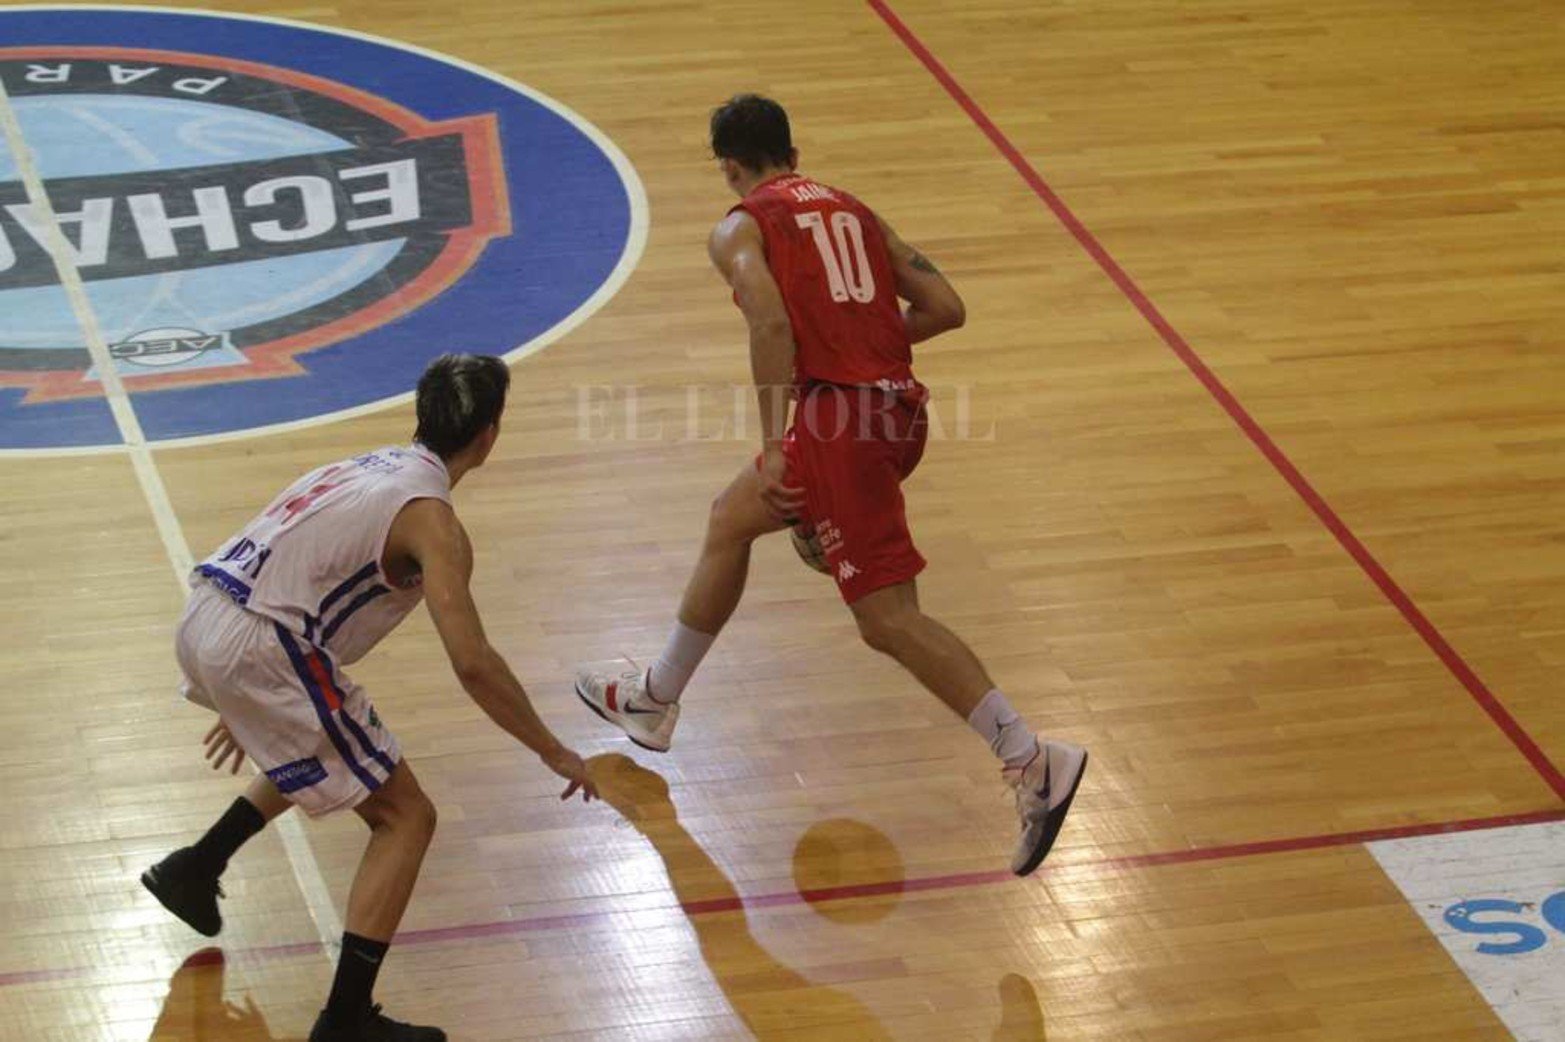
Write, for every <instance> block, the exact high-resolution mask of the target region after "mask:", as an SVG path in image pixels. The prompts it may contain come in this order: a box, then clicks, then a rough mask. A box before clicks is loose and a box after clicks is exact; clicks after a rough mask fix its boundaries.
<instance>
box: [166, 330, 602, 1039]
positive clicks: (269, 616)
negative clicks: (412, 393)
mask: <svg viewBox="0 0 1565 1042" xmlns="http://www.w3.org/2000/svg"><path fill="white" fill-rule="evenodd" d="M509 382H510V373H509V372H508V371H507V370H506V367H505V363H504V362H502V361H500V360H499V359H498V358H491V357H486V356H479V355H443V356H441V357H440V358H437V359H436V360H435V361H434V362H433V363H431V364H430V366H429V368H428V369H427V370H425V372H424V375H423V376H422V377H421V378H420V380H419V383H418V404H417V409H418V431H417V433H416V434H415V441H414V443H413V444H412V445H411V446H409V447H405V448H382V449H376V450H375V451H373V452H368V453H365V454H364V455H362V456H356V457H354V458H352V459H346V460H342V461H340V462H338V463H333V464H331V465H329V466H326V467H322V468H320V469H318V470H315V471H312V472H310V473H309V474H306V475H305V476H304V477H302V478H300V479H299V480H298V481H296V482H294V484H293V485H292V486H290V487H289V488H288V489H286V490H285V491H284V492H283V493H282V494H281V495H280V496H278V497H277V499H275V500H274V501H273V502H272V504H271V505H270V506H268V507H267V508H266V510H265V511H264V512H263V513H262V514H261V515H260V516H259V517H257V518H255V520H253V521H251V522H250V523H249V524H248V525H246V526H245V528H244V530H243V531H241V532H240V533H239V534H238V535H237V536H235V537H234V538H233V539H230V540H229V541H228V542H227V543H225V544H224V545H223V546H222V548H221V549H219V550H218V551H217V552H216V553H214V554H213V555H212V556H211V557H209V558H207V559H206V560H205V561H203V562H201V564H199V565H198V566H197V567H196V569H195V571H194V572H193V573H192V576H191V595H190V599H189V601H188V603H187V605H186V608H185V615H184V618H183V619H181V621H180V623H179V628H178V631H177V635H176V643H175V650H176V653H177V655H178V658H179V664H180V668H181V670H182V671H183V672H184V690H185V694H186V697H188V698H190V699H191V700H192V701H194V702H197V703H199V704H201V705H204V706H206V707H208V708H211V709H215V710H216V711H217V712H218V714H219V716H220V722H219V723H218V724H217V726H215V727H214V728H213V729H212V731H211V732H210V733H209V734H208V735H207V747H208V758H209V759H213V760H214V761H215V762H214V764H213V765H214V766H215V767H220V766H222V764H223V763H224V761H226V760H227V759H228V758H229V757H230V756H233V757H234V761H233V769H234V770H236V771H237V770H238V767H239V763H240V761H241V760H242V759H243V757H244V755H245V754H249V756H250V758H251V759H252V760H254V761H255V762H256V765H257V766H258V767H260V768H261V771H262V773H261V774H259V775H257V777H256V778H255V780H254V781H252V782H251V783H250V786H249V788H247V789H246V790H245V794H244V796H242V797H241V798H239V799H237V800H235V801H234V803H233V805H232V806H231V807H230V808H229V809H228V811H227V812H226V813H225V814H224V815H223V816H222V818H221V819H219V820H218V822H217V823H216V824H215V825H213V826H212V828H211V829H210V830H209V831H208V832H207V833H206V835H204V836H203V837H202V838H201V839H199V840H198V841H197V842H196V843H195V844H194V845H192V846H189V847H184V848H182V849H180V850H176V851H175V852H174V853H172V854H170V855H169V856H168V857H166V858H164V859H163V860H162V861H160V862H159V863H158V864H156V865H154V866H153V867H152V868H150V869H148V870H147V871H146V873H144V874H143V875H142V877H141V878H142V882H143V884H145V885H146V887H147V889H148V890H150V891H152V893H153V894H154V895H155V896H156V897H157V898H158V900H159V901H161V902H162V903H163V905H164V906H165V907H166V908H168V909H169V911H171V912H173V913H174V914H175V915H177V916H179V918H181V919H183V920H184V921H185V922H186V923H188V924H189V925H190V926H191V927H193V928H194V929H196V930H197V931H199V932H201V933H203V934H205V935H207V936H209V937H210V936H212V935H214V934H216V933H217V932H218V931H219V930H220V929H221V928H222V916H221V915H220V914H219V912H218V908H217V898H218V897H220V896H222V890H221V888H220V887H219V885H218V879H219V877H220V876H221V875H222V873H223V870H224V868H225V867H226V866H227V864H228V859H229V858H230V857H231V856H232V855H233V854H234V852H235V851H237V850H238V849H239V847H240V846H241V845H242V844H244V843H245V841H247V840H248V839H249V838H250V837H251V836H254V835H255V834H256V833H258V832H259V831H260V830H261V829H262V828H263V827H264V826H265V824H266V823H267V822H268V821H270V820H271V819H273V818H275V817H276V816H277V815H279V814H281V813H283V812H284V811H286V810H287V809H288V808H289V807H290V806H294V805H297V806H299V807H301V808H302V809H303V810H304V811H305V813H307V814H309V815H311V816H312V817H315V816H319V815H322V814H328V813H330V812H332V811H336V810H342V809H345V808H352V809H353V810H354V811H355V812H356V813H357V814H358V815H359V817H361V818H363V819H364V821H365V823H366V824H368V825H369V828H370V840H369V845H368V847H367V848H366V849H365V851H364V857H363V860H362V861H361V862H360V863H359V870H358V874H357V875H356V876H355V877H354V880H353V888H352V890H351V891H349V894H348V910H347V919H346V924H345V925H346V931H345V932H344V934H343V937H342V956H341V959H340V960H339V962H338V966H337V973H336V978H335V980H334V981H333V984H332V990H331V995H330V997H329V998H328V1000H327V1003H326V1007H325V1009H323V1010H322V1011H321V1014H320V1017H319V1018H318V1019H317V1021H316V1024H315V1028H314V1030H312V1031H311V1032H310V1042H442V1040H444V1039H445V1037H446V1035H445V1032H443V1031H441V1030H439V1029H438V1028H429V1027H415V1026H412V1025H409V1024H403V1023H400V1022H398V1021H394V1020H392V1019H391V1018H389V1017H387V1016H385V1015H384V1014H382V1013H381V1011H380V1007H379V1006H376V1005H372V1003H371V1000H370V996H371V992H372V991H373V988H374V984H375V977H376V975H377V973H378V972H379V969H380V962H381V959H382V958H383V957H384V955H385V953H386V950H387V947H388V946H389V944H390V942H391V938H392V936H393V935H394V934H395V933H396V930H397V924H398V922H399V921H400V920H401V918H402V912H403V910H404V909H405V908H406V907H407V903H408V898H409V897H410V896H411V895H412V893H413V884H414V882H415V881H416V880H417V879H418V872H419V866H420V864H421V863H422V861H423V858H424V851H425V849H426V848H427V847H428V846H429V841H430V839H431V837H432V836H433V835H434V831H435V808H434V806H433V805H432V804H431V803H430V801H429V798H428V797H427V796H425V795H424V793H423V791H422V790H421V789H420V788H419V784H418V779H417V778H415V777H414V775H413V771H412V768H410V767H409V766H408V765H407V763H406V762H404V761H403V759H402V752H401V749H400V748H399V747H398V744H397V740H396V738H394V737H393V736H392V734H391V732H390V731H388V730H387V729H386V727H385V725H384V724H382V723H381V720H380V717H379V716H377V715H376V713H375V708H374V707H373V706H372V705H371V704H370V700H369V696H368V695H367V694H366V693H365V691H364V689H363V688H361V687H359V686H358V685H357V684H355V683H353V681H351V680H349V679H348V677H347V675H346V674H344V673H342V672H341V670H340V667H341V666H343V665H349V664H352V663H353V662H355V661H357V660H358V659H360V658H362V657H363V656H364V654H365V653H366V652H367V651H369V650H370V648H372V647H374V646H375V645H376V644H377V643H379V642H380V640H381V638H383V637H385V636H386V634H388V633H390V632H391V631H392V630H393V629H395V628H396V626H397V624H398V623H399V622H401V621H402V620H403V618H405V617H406V616H407V614H408V613H409V612H410V611H412V610H413V608H414V607H415V606H416V605H417V604H418V602H419V601H420V600H421V599H423V600H427V601H428V604H429V613H430V615H431V616H432V617H433V619H434V622H435V628H436V629H437V630H438V631H439V633H440V639H441V641H442V643H443V644H444V645H445V649H446V654H447V655H448V656H449V657H450V659H451V667H452V669H454V670H455V671H456V675H457V679H458V680H459V681H460V682H461V684H462V686H463V688H465V689H466V690H467V693H468V694H469V695H471V696H472V698H473V700H474V701H475V702H477V703H478V705H479V706H480V707H481V708H482V709H483V710H484V712H485V713H487V714H488V715H489V717H490V718H491V719H492V720H494V722H495V723H496V724H498V725H499V726H500V727H501V728H503V729H504V730H506V731H508V732H509V733H510V734H511V735H513V736H514V737H515V738H516V739H517V740H519V741H520V742H521V743H522V744H523V745H525V746H527V748H529V749H531V750H532V751H533V752H535V753H537V754H538V756H539V758H540V759H542V760H543V762H544V765H545V766H547V767H548V768H549V769H550V770H552V771H554V772H555V773H556V774H558V775H560V777H562V778H564V779H566V781H567V783H568V784H567V785H566V788H565V791H564V793H563V794H562V795H561V797H560V798H561V799H568V798H569V797H570V796H571V795H572V794H573V793H575V792H577V791H578V790H580V791H581V792H582V793H583V796H584V798H586V799H588V800H590V799H592V797H594V796H596V795H597V790H596V789H595V788H594V786H593V783H592V782H591V780H589V778H588V777H587V769H586V767H585V765H584V764H583V763H582V760H581V757H579V756H577V755H576V753H574V752H572V751H571V750H570V749H567V748H566V747H565V746H564V745H562V744H561V743H560V741H559V740H558V739H557V738H555V736H554V735H553V734H552V733H551V732H550V731H549V728H548V727H547V726H545V725H544V723H543V721H541V720H540V719H539V718H538V715H537V714H536V713H535V712H534V711H533V708H532V705H531V703H530V702H529V701H528V698H527V693H526V692H525V691H524V690H523V689H522V685H521V684H520V683H519V682H518V681H517V679H516V677H515V675H514V674H512V672H511V670H510V668H509V667H508V666H507V665H506V663H505V660H504V659H502V658H501V657H500V655H499V653H498V652H496V651H495V650H494V648H492V647H490V645H489V642H488V640H487V639H486V638H485V636H484V629H483V625H482V624H481V623H480V621H479V617H478V610H477V608H476V607H475V606H474V604H473V599H472V596H471V594H470V593H469V592H468V580H469V578H470V577H471V575H472V571H473V550H472V546H471V544H470V543H469V542H468V538H467V532H466V531H465V530H464V529H463V527H462V525H461V522H459V521H458V520H457V517H456V514H455V513H454V512H453V511H452V508H451V488H452V487H453V486H454V485H455V484H456V483H457V482H458V481H460V480H461V479H462V478H463V476H465V475H466V474H467V473H468V472H469V471H471V470H473V469H474V468H476V467H478V466H480V465H481V464H482V463H483V462H484V460H485V459H486V458H487V457H488V455H489V451H490V449H491V448H493V447H494V443H495V438H496V437H497V436H498V435H499V431H500V413H501V412H502V410H503V409H504V407H505V393H506V389H507V387H508V385H509Z"/></svg>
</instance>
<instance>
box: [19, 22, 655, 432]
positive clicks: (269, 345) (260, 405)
mask: <svg viewBox="0 0 1565 1042" xmlns="http://www.w3.org/2000/svg"><path fill="white" fill-rule="evenodd" d="M0 83H3V84H4V88H5V92H4V97H0V106H3V109H4V111H0V123H3V124H4V125H5V126H6V127H7V129H8V131H9V133H8V134H7V135H6V136H4V137H0V450H8V449H10V450H14V449H55V448H66V447H78V446H80V447H90V446H113V445H117V444H119V443H120V441H121V438H120V434H119V432H118V427H117V425H116V422H115V418H114V415H113V413H112V412H111V410H110V406H109V402H108V401H107V400H106V398H105V395H104V388H103V385H102V384H101V383H100V382H99V379H98V377H99V375H100V374H99V373H98V371H97V368H96V366H95V363H94V358H95V357H97V358H108V359H111V360H112V361H111V364H112V365H114V367H115V371H116V372H117V373H118V375H119V376H120V378H121V382H122V383H123V385H124V388H125V391H126V393H127V394H128V395H129V399H130V403H131V405H132V407H133V409H134V412H135V414H136V417H137V418H138V420H139V422H140V425H141V427H142V429H143V430H144V432H145V434H146V437H147V438H148V439H149V440H151V441H154V442H156V441H168V440H176V439H184V438H196V437H203V436H213V435H220V434H229V433H235V432H242V431H247V430H255V429H258V428H265V427H268V426H271V425H275V424H284V423H290V422H295V421H305V420H312V419H318V418H321V417H325V416H330V415H332V414H336V413H341V412H343V411H345V410H349V409H354V408H358V407H364V406H370V405H373V404H376V403H381V402H385V401H386V400H388V399H393V398H397V397H399V396H401V395H403V394H405V393H407V392H408V391H410V390H411V388H412V386H413V384H414V382H415V381H416V380H417V377H418V374H419V373H420V371H422V369H423V367H424V366H425V364H426V363H427V362H428V361H429V359H431V358H432V357H434V356H435V355H437V354H439V353H441V352H442V351H450V350H461V351H477V352H483V353H488V354H499V355H506V356H509V357H513V358H514V357H517V356H518V355H520V354H522V353H525V352H526V351H528V350H530V349H535V348H537V347H540V346H542V345H543V344H544V343H547V342H548V341H549V340H551V339H553V338H554V337H556V336H559V335H561V334H562V333H563V332H564V331H565V330H568V329H569V328H571V327H572V326H573V325H574V324H575V323H577V322H579V321H581V320H582V319H583V318H585V317H586V315H587V314H589V313H590V312H591V311H592V310H593V309H595V308H596V307H597V306H599V305H600V304H601V303H602V302H603V301H605V300H606V299H607V298H608V297H609V296H610V295H612V293H613V292H614V290H616V289H617V288H618V287H619V285H620V284H621V283H622V282H623V280H624V279H625V278H626V276H627V275H628V273H629V271H630V269H631V268H632V267H633V266H634V264H635V262H636V260H637V257H638V254H639V251H640V248H641V244H642V240H643V237H644V232H645V214H646V207H645V202H644V197H643V194H642V190H641V186H640V183H639V182H638V181H637V179H636V175H635V172H634V171H633V170H632V169H631V167H630V164H629V163H628V162H627V161H626V160H625V158H624V157H623V155H621V154H620V152H619V150H618V149H616V148H615V147H614V145H613V144H612V143H611V142H609V141H608V140H607V139H606V138H605V137H604V136H603V135H602V134H601V133H600V132H598V131H597V130H596V129H595V128H593V127H592V126H591V125H590V124H588V123H586V122H585V121H584V120H582V119H581V118H580V117H579V116H577V115H575V114H574V113H573V112H571V111H570V110H569V109H567V108H566V107H564V106H563V105H561V104H560V103H558V102H556V101H554V100H552V99H550V98H547V97H545V96H543V95H541V94H539V93H537V92H536V91H533V90H531V89H529V88H527V87H524V86H522V85H520V84H517V83H514V82H511V81H508V80H506V79H503V78H501V77H499V76H497V75H495V74H493V73H490V72H487V71H485V70H482V69H479V68H477V67H474V66H469V65H465V64H462V63H460V62H458V61H456V60H455V59H452V58H447V57H443V56H440V55H436V54H432V53H430V52H427V51H422V50H419V49H416V48H412V47H408V46H405V45H402V44H396V43H392V42H390V41H385V40H380V39H375V38H372V37H367V36H363V35H359V34H353V33H347V32H342V31H338V30H329V29H324V28H315V27H311V26H306V25H301V24H297V23H289V22H282V21H277V20H273V19H260V18H251V17H243V16H233V15H221V14H215V13H199V14H192V13H182V12H175V11H168V10H159V9H149V8H83V7H69V8H67V7H17V8H0ZM18 140H19V141H20V149H19V151H21V152H22V153H24V154H22V155H18V154H17V150H13V147H14V143H15V142H17V141H18ZM8 141H9V142H11V144H8ZM40 187H41V189H42V192H43V194H44V195H45V196H46V199H40V198H39V189H40Z"/></svg>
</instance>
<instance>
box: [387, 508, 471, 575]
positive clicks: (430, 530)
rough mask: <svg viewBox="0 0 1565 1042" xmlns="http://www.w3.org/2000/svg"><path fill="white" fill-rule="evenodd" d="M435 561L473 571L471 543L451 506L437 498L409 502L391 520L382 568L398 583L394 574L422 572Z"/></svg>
mask: <svg viewBox="0 0 1565 1042" xmlns="http://www.w3.org/2000/svg"><path fill="white" fill-rule="evenodd" d="M432 560H439V561H441V562H445V563H450V564H453V565H455V566H456V567H458V568H463V569H466V568H471V567H472V561H473V544H472V541H471V540H470V539H469V538H468V535H467V529H466V528H465V527H464V526H463V525H462V522H461V519H459V518H458V517H457V516H456V510H455V509H453V508H452V506H451V504H450V503H447V502H445V501H444V500H442V499H436V498H434V497H421V498H418V499H412V500H409V501H408V502H407V503H405V504H403V506H402V509H401V510H399V511H397V516H396V517H395V518H393V519H392V522H391V530H390V532H388V533H387V534H386V550H385V559H384V561H383V563H382V567H383V568H385V569H386V570H387V572H388V574H391V577H392V578H393V579H395V578H396V576H395V574H394V573H404V574H418V573H420V572H422V571H423V570H424V569H425V568H427V567H428V565H429V564H430V563H431V561H432Z"/></svg>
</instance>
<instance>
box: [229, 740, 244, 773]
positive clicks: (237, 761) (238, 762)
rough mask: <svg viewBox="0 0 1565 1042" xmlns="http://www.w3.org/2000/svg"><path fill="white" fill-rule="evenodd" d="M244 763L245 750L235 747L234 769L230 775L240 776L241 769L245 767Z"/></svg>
mask: <svg viewBox="0 0 1565 1042" xmlns="http://www.w3.org/2000/svg"><path fill="white" fill-rule="evenodd" d="M244 762H245V751H244V750H243V749H241V748H239V747H238V746H237V745H236V746H234V767H233V770H231V771H229V772H228V773H229V774H238V773H239V768H240V767H242V766H244Z"/></svg>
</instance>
